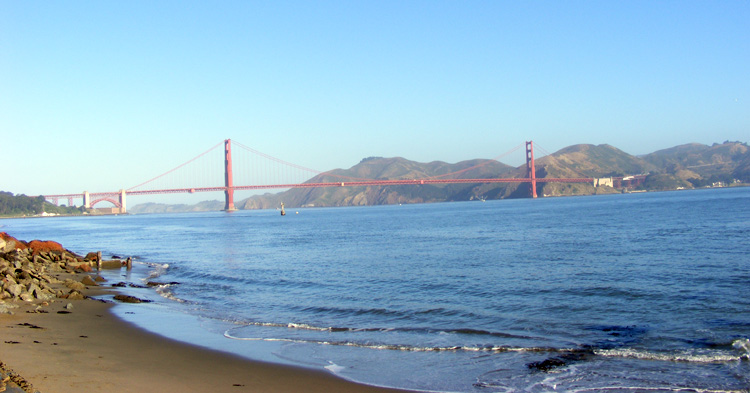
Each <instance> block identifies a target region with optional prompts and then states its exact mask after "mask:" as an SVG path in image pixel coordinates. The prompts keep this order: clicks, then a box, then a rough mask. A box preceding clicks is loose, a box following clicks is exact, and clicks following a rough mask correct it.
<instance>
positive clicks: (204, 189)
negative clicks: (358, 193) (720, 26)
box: [44, 178, 594, 198]
mask: <svg viewBox="0 0 750 393" xmlns="http://www.w3.org/2000/svg"><path fill="white" fill-rule="evenodd" d="M532 181H535V182H537V183H592V182H593V181H594V179H593V178H535V179H529V178H497V179H399V180H356V181H343V182H327V183H294V184H262V185H252V186H233V187H232V189H234V190H235V191H243V190H264V189H265V190H267V189H283V188H318V187H358V186H389V185H423V184H466V183H531V182H532ZM226 190H227V187H224V186H219V187H194V188H171V189H161V190H125V193H126V194H128V195H154V194H179V193H195V192H217V191H226ZM119 194H120V191H111V192H92V193H90V194H89V195H91V197H92V198H97V197H109V196H118V195H119ZM82 195H83V194H80V193H79V194H57V195H44V197H45V198H80V197H81V196H82Z"/></svg>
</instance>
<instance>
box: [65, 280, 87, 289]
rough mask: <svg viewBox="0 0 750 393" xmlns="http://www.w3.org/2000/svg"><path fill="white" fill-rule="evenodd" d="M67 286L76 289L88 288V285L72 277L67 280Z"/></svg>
mask: <svg viewBox="0 0 750 393" xmlns="http://www.w3.org/2000/svg"><path fill="white" fill-rule="evenodd" d="M65 286H66V287H68V288H70V289H72V290H76V291H83V290H84V289H86V286H85V285H84V284H83V283H81V282H78V281H75V280H71V279H67V280H65Z"/></svg>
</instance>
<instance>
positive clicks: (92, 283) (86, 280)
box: [81, 276, 99, 287]
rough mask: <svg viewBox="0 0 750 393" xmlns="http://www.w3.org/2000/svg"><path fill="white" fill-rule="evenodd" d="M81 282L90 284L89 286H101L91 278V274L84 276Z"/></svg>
mask: <svg viewBox="0 0 750 393" xmlns="http://www.w3.org/2000/svg"><path fill="white" fill-rule="evenodd" d="M81 283H82V284H83V285H88V286H91V287H98V286H99V284H97V282H96V281H94V279H93V278H91V276H83V278H82V279H81Z"/></svg>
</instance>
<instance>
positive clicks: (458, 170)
mask: <svg viewBox="0 0 750 393" xmlns="http://www.w3.org/2000/svg"><path fill="white" fill-rule="evenodd" d="M537 156H538V155H537ZM449 174H450V175H449ZM446 175H447V176H446ZM632 175H642V176H640V179H641V180H642V181H641V182H639V183H637V184H636V185H635V186H632V187H631V188H633V189H641V190H669V189H679V188H695V187H704V186H710V185H714V184H724V185H728V184H731V183H733V182H734V181H735V179H738V180H740V181H742V182H748V183H750V148H748V146H747V144H746V143H741V142H729V141H727V142H724V143H722V144H714V145H712V146H708V145H702V144H697V143H691V144H686V145H680V146H675V147H672V148H669V149H664V150H659V151H656V152H654V153H651V154H647V155H644V156H639V157H637V156H633V155H630V154H628V153H625V152H624V151H622V150H619V149H617V148H616V147H614V146H610V145H606V144H603V145H590V144H580V145H573V146H568V147H566V148H563V149H560V150H559V151H557V152H555V153H553V154H550V155H547V156H544V157H541V158H538V159H537V160H536V176H537V178H539V179H544V178H581V177H584V178H610V177H614V178H623V177H628V176H632ZM436 176H443V177H446V178H498V177H504V178H521V177H526V165H525V164H524V165H521V166H519V167H511V166H509V165H505V164H503V163H500V162H497V161H492V160H482V159H475V160H468V161H462V162H459V163H456V164H449V163H446V162H442V161H433V162H429V163H420V162H415V161H410V160H407V159H405V158H401V157H391V158H383V157H368V158H366V159H363V160H362V161H361V162H360V163H358V164H357V165H355V166H353V167H351V168H349V169H335V170H332V171H329V172H326V173H323V174H320V175H318V176H315V177H313V178H311V179H309V180H308V181H307V183H322V182H340V181H346V179H351V180H354V179H383V180H394V179H425V178H431V177H436ZM644 179H645V180H644ZM619 192H622V189H616V188H613V187H609V186H600V187H594V185H593V184H592V183H544V182H540V183H538V186H537V194H538V195H542V196H564V195H594V194H606V193H619ZM528 195H529V185H528V184H522V183H499V184H486V183H482V184H449V185H419V186H413V185H402V186H371V187H327V188H295V189H290V190H287V191H284V192H281V193H276V194H271V193H267V194H264V195H257V196H253V197H250V198H247V199H244V200H241V201H238V202H235V206H237V208H238V209H269V208H277V207H278V206H279V205H280V203H281V202H284V204H285V205H286V206H287V207H290V208H292V207H303V206H361V205H382V204H396V203H427V202H446V201H468V200H475V199H480V198H484V199H504V198H525V197H527V196H528ZM223 208H224V202H220V201H206V202H201V203H200V204H198V205H192V206H187V205H160V204H146V205H145V206H143V205H137V206H135V207H131V208H130V212H133V213H145V212H151V213H156V212H159V213H164V212H175V211H205V210H221V209H223Z"/></svg>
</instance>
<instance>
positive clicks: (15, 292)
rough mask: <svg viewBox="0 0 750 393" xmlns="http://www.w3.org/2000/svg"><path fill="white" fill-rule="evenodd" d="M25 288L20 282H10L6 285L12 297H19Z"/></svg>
mask: <svg viewBox="0 0 750 393" xmlns="http://www.w3.org/2000/svg"><path fill="white" fill-rule="evenodd" d="M24 289H25V288H24V287H23V285H21V284H12V285H10V286H9V287H8V293H10V295H11V296H13V297H19V296H21V294H22V293H23V290H24Z"/></svg>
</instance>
